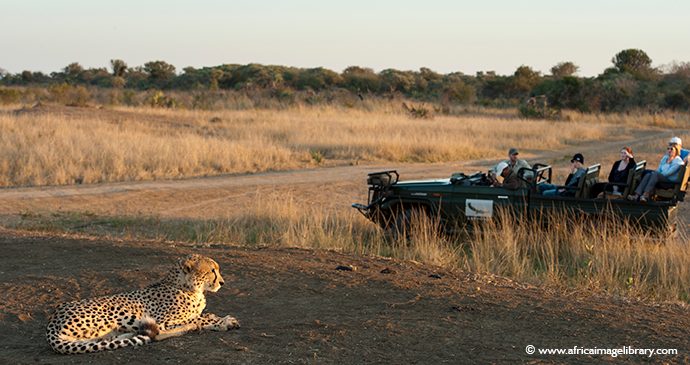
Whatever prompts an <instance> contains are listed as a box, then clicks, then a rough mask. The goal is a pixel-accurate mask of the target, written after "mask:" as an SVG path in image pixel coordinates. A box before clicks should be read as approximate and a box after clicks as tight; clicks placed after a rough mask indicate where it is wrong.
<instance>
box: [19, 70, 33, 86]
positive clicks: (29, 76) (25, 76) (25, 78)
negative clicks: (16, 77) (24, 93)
mask: <svg viewBox="0 0 690 365" xmlns="http://www.w3.org/2000/svg"><path fill="white" fill-rule="evenodd" d="M21 80H22V82H23V83H29V82H32V81H33V80H34V74H33V73H32V72H31V71H28V70H24V71H22V75H21Z"/></svg>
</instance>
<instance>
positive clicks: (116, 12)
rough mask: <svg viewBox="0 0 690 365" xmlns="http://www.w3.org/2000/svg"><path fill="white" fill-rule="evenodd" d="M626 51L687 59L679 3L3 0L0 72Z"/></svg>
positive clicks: (688, 18)
mask: <svg viewBox="0 0 690 365" xmlns="http://www.w3.org/2000/svg"><path fill="white" fill-rule="evenodd" d="M628 48H638V49H642V50H644V51H645V52H646V53H647V54H648V55H649V56H650V57H651V59H652V61H653V65H654V66H662V65H665V64H669V63H671V62H673V61H676V62H688V61H690V1H684V0H657V1H650V0H645V1H639V0H577V1H572V0H571V1H562V0H532V1H527V0H473V1H465V0H455V1H450V0H417V1H407V0H397V1H395V0H348V1H326V0H283V1H279V0H251V1H249V0H225V1H222V0H196V1H179V0H165V1H161V0H136V1H133V0H117V1H113V0H110V1H103V0H59V1H58V0H0V68H2V69H5V70H7V71H9V72H11V73H18V72H21V71H23V70H31V71H43V72H47V73H49V72H53V71H59V70H60V69H62V68H64V67H65V66H66V65H68V64H70V63H72V62H78V63H80V64H81V65H82V66H84V67H109V65H110V60H111V59H122V60H124V61H125V62H126V63H127V64H128V65H129V66H131V67H133V66H141V65H143V64H144V63H146V62H149V61H155V60H162V61H166V62H168V63H171V64H173V65H175V67H176V68H177V70H178V71H181V70H182V69H183V68H184V67H187V66H192V67H197V68H199V67H205V66H216V65H221V64H247V63H261V64H267V65H269V64H270V65H286V66H295V67H303V68H308V67H325V68H328V69H331V70H334V71H338V72H340V71H342V70H343V69H345V68H346V67H348V66H353V65H356V66H362V67H370V68H372V69H374V70H375V71H377V72H378V71H381V70H384V69H387V68H394V69H398V70H418V69H419V68H420V67H427V68H430V69H432V70H434V71H436V72H440V73H450V72H462V73H465V74H469V75H473V74H475V73H476V72H477V71H495V72H497V73H498V74H503V75H507V74H512V73H513V72H514V71H515V69H517V67H519V66H521V65H527V66H530V67H532V68H533V69H535V70H537V71H541V72H542V73H545V74H548V73H549V72H550V69H551V67H552V66H554V65H555V64H557V63H559V62H563V61H570V62H574V63H575V64H576V65H578V66H579V67H580V72H579V73H578V75H580V76H595V75H598V74H600V73H602V72H603V71H604V69H606V68H607V67H610V66H611V65H612V64H611V58H612V57H613V56H614V55H615V54H616V53H618V52H620V51H621V50H624V49H628Z"/></svg>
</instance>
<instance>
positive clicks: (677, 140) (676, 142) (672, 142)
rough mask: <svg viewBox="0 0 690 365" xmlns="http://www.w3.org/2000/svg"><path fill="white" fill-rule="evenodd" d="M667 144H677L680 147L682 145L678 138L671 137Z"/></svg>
mask: <svg viewBox="0 0 690 365" xmlns="http://www.w3.org/2000/svg"><path fill="white" fill-rule="evenodd" d="M668 144H679V145H682V144H683V140H682V139H680V137H673V138H671V140H670V141H668Z"/></svg>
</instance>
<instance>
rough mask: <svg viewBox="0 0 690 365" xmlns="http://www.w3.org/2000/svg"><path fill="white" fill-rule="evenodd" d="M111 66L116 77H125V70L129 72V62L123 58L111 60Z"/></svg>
mask: <svg viewBox="0 0 690 365" xmlns="http://www.w3.org/2000/svg"><path fill="white" fill-rule="evenodd" d="M110 67H112V69H113V76H115V77H124V76H125V72H127V64H126V63H125V61H123V60H110Z"/></svg>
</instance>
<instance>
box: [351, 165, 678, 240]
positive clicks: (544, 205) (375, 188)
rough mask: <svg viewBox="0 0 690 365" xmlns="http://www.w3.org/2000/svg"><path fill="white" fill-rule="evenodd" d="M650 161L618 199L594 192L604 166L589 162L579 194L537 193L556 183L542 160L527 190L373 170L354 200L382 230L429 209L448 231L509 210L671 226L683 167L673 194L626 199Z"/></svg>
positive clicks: (478, 179)
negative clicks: (362, 194) (362, 195)
mask: <svg viewBox="0 0 690 365" xmlns="http://www.w3.org/2000/svg"><path fill="white" fill-rule="evenodd" d="M644 167H645V162H644V161H643V162H642V163H638V166H637V169H636V170H635V173H634V174H630V178H629V181H628V184H626V185H627V186H621V190H622V191H624V193H623V194H624V196H619V197H618V199H607V198H606V197H603V198H602V197H591V196H589V193H590V189H591V187H592V185H593V184H595V183H596V182H597V177H598V175H599V169H600V166H599V165H594V166H590V167H589V168H588V171H587V175H586V176H585V178H583V179H581V181H580V184H579V185H578V187H577V190H576V191H574V192H573V194H574V196H544V195H542V194H540V193H538V192H537V185H539V184H543V183H551V166H548V165H540V164H537V165H535V167H534V168H533V169H532V170H526V169H523V170H526V171H522V170H521V171H520V173H519V174H518V175H519V176H520V178H523V176H528V175H531V176H532V177H533V178H530V179H524V178H523V180H525V186H526V187H525V188H521V189H517V190H509V189H505V188H502V187H494V186H490V185H489V184H488V183H487V181H486V175H484V174H480V173H477V174H475V175H472V176H466V175H464V174H460V175H458V176H453V177H451V178H445V179H434V180H417V181H398V179H399V175H398V173H397V172H396V171H394V170H391V171H383V172H376V173H372V174H369V176H368V185H369V194H368V202H367V204H366V205H364V204H353V205H352V206H353V207H354V208H356V209H357V210H359V211H360V212H361V213H362V214H363V215H364V216H365V217H366V218H368V219H370V220H371V221H373V222H374V223H376V224H378V225H380V226H381V227H382V228H384V229H387V230H390V229H399V227H400V226H401V225H404V224H405V223H406V221H409V219H410V213H411V212H412V211H418V212H424V213H425V214H428V215H429V216H430V217H431V218H432V219H434V220H435V221H438V222H440V223H441V224H442V227H443V228H444V230H446V231H453V230H457V229H458V228H460V229H464V228H468V227H469V226H470V224H469V223H470V222H472V221H474V220H486V219H492V218H494V217H495V216H496V214H497V212H498V211H499V210H502V209H508V210H510V211H511V212H513V213H515V214H516V216H524V215H525V214H527V216H529V217H534V216H542V215H544V214H551V213H564V212H570V213H574V214H578V215H579V214H581V215H583V216H590V217H591V216H594V217H596V216H598V215H602V214H609V213H613V214H617V215H619V216H620V217H623V218H625V219H629V220H630V221H631V222H633V223H634V224H637V225H640V226H641V227H644V228H652V229H653V228H654V227H663V226H667V223H668V222H673V221H674V219H675V214H676V208H677V205H678V202H679V201H682V200H683V199H684V196H685V186H684V185H687V176H686V175H687V174H685V171H684V170H683V171H682V174H683V175H682V176H684V180H683V183H682V184H676V186H673V187H672V189H671V190H672V194H671V196H670V198H668V199H664V200H661V199H660V200H659V201H652V200H650V201H649V202H647V203H640V202H637V201H630V200H627V199H625V197H626V196H627V194H629V193H630V192H632V191H633V189H634V187H635V185H636V184H637V183H639V180H640V178H641V176H642V172H643V171H644Z"/></svg>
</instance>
